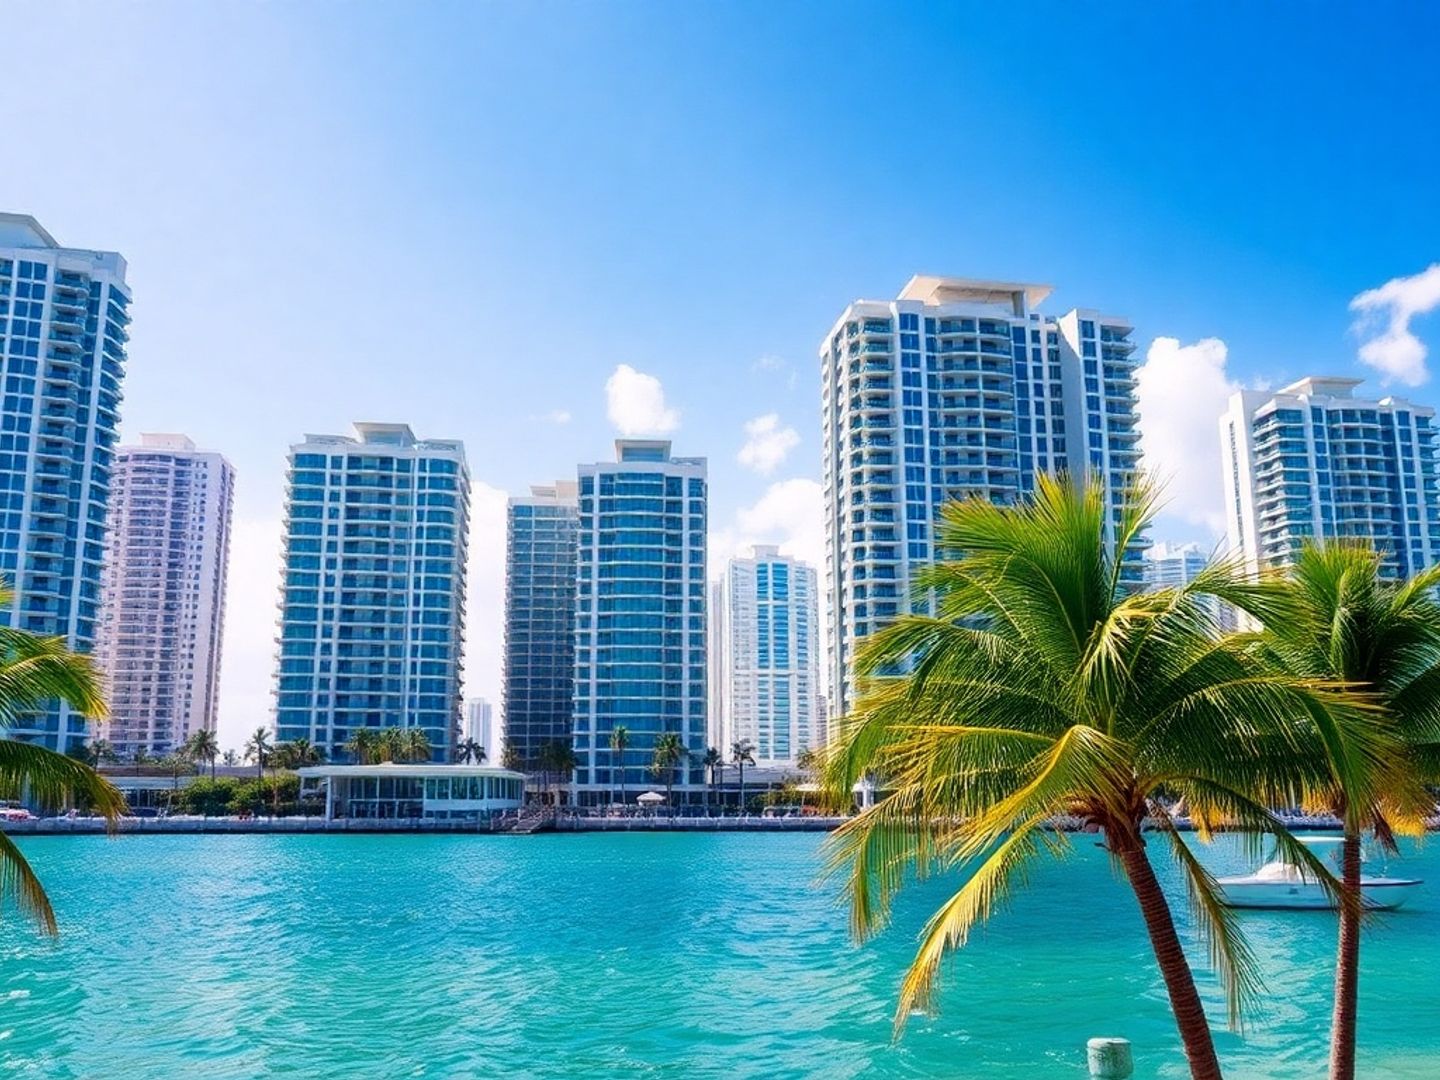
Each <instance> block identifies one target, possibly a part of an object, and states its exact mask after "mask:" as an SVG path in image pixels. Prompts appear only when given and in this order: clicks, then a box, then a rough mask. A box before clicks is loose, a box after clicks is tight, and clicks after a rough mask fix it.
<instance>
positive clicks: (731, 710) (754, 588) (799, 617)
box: [711, 545, 823, 768]
mask: <svg viewBox="0 0 1440 1080" xmlns="http://www.w3.org/2000/svg"><path fill="white" fill-rule="evenodd" d="M818 598H819V591H818V587H817V584H816V577H815V571H814V569H813V568H812V567H810V566H807V565H806V564H805V563H803V562H800V561H799V560H797V559H791V558H787V557H785V556H782V555H781V554H780V552H779V549H778V548H774V547H766V546H763V545H756V547H755V551H754V554H753V556H752V557H751V558H748V559H731V560H730V563H729V565H728V566H727V567H726V570H725V603H726V614H725V619H724V627H725V639H724V641H723V642H721V641H712V642H711V648H712V649H716V650H722V649H723V654H724V658H725V663H724V666H725V695H724V701H725V704H724V714H723V715H724V722H723V735H722V742H721V743H720V746H719V749H720V751H721V753H723V754H725V755H726V757H727V759H728V757H729V755H730V748H731V746H732V745H733V744H734V743H736V742H738V741H740V740H745V741H747V742H749V743H750V744H751V746H753V747H754V748H755V763H756V764H757V765H760V766H762V767H772V768H787V767H793V766H794V765H795V763H796V759H797V758H798V757H799V755H800V754H801V753H802V752H803V751H805V750H807V749H810V750H813V749H815V748H817V747H819V746H820V745H821V742H822V735H823V729H822V725H821V723H820V714H819V709H820V654H819V649H818V648H817V647H816V635H817V633H818V631H819V623H820V616H819V610H818V606H817V605H818Z"/></svg>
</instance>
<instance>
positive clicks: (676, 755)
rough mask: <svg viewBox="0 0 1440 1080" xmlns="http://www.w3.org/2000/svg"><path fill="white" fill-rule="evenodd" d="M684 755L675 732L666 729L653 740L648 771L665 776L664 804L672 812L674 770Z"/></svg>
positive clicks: (673, 802) (683, 745)
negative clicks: (653, 746) (652, 752)
mask: <svg viewBox="0 0 1440 1080" xmlns="http://www.w3.org/2000/svg"><path fill="white" fill-rule="evenodd" d="M686 756H687V755H686V753H685V744H684V743H682V742H681V741H680V736H679V735H677V734H675V732H673V731H667V732H666V733H665V734H663V735H661V736H660V737H659V738H658V739H656V740H655V756H654V760H653V761H652V763H651V765H650V771H651V772H652V773H654V774H655V776H656V777H664V778H665V804H666V805H667V806H669V807H670V808H671V809H670V812H671V813H672V814H673V813H674V812H675V809H674V807H675V798H674V795H675V770H676V769H677V768H678V767H679V765H680V763H681V762H682V761H684V760H685V758H686Z"/></svg>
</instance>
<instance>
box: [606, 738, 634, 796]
mask: <svg viewBox="0 0 1440 1080" xmlns="http://www.w3.org/2000/svg"><path fill="white" fill-rule="evenodd" d="M629 746H630V729H629V728H627V727H626V726H625V725H624V724H616V725H615V727H614V728H612V729H611V731H610V753H611V755H612V756H611V760H612V761H613V762H614V768H613V769H612V772H618V773H619V774H620V805H621V806H624V805H625V751H626V749H627V748H628V747H629ZM610 797H611V798H612V799H613V798H614V797H615V795H614V792H611V795H610Z"/></svg>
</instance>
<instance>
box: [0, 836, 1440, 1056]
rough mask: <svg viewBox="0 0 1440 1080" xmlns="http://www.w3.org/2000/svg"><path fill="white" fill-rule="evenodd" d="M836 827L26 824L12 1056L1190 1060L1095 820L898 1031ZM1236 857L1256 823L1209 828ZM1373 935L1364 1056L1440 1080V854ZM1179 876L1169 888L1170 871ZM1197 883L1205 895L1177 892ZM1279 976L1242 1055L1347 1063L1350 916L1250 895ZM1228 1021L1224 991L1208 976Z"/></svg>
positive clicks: (931, 887)
mask: <svg viewBox="0 0 1440 1080" xmlns="http://www.w3.org/2000/svg"><path fill="white" fill-rule="evenodd" d="M822 841H823V837H821V836H818V835H814V834H807V835H777V834H759V835H753V834H746V835H742V834H734V833H722V834H704V835H702V834H665V833H659V834H648V835H646V834H629V835H613V834H606V835H578V836H577V835H551V836H533V837H505V836H494V837H492V836H340V835H334V836H161V837H156V836H145V837H121V838H119V839H113V840H111V839H105V838H101V837H53V838H49V837H47V838H29V839H26V840H24V841H22V844H23V847H24V850H25V851H26V853H27V855H28V856H29V857H30V858H31V859H32V861H33V864H34V866H35V868H36V870H37V871H38V872H39V873H40V874H41V876H42V878H43V880H44V881H45V883H46V885H47V886H48V888H49V890H50V894H51V897H52V899H53V901H54V903H55V906H56V909H57V911H58V913H59V918H60V923H61V937H60V939H59V941H58V942H56V943H50V942H48V941H45V940H42V939H39V938H37V937H36V936H35V935H34V934H33V933H32V932H31V931H30V929H29V928H28V927H27V926H26V925H25V924H24V923H22V922H21V921H20V920H19V919H18V917H17V916H16V915H15V913H14V912H13V910H7V911H6V912H5V913H4V918H3V921H0V1066H3V1074H4V1075H5V1076H13V1077H45V1078H47V1080H49V1078H71V1077H75V1078H79V1077H84V1078H101V1080H108V1078H127V1080H135V1078H140V1080H148V1078H165V1080H169V1078H176V1077H203V1078H205V1080H230V1078H237V1080H238V1078H251V1077H268V1076H291V1077H306V1078H311V1077H313V1078H330V1077H336V1078H338V1077H357V1078H389V1077H490V1076H524V1077H582V1076H583V1077H590V1076H594V1077H621V1076H624V1077H647V1076H653V1077H692V1076H693V1077H712V1076H713V1077H720V1076H725V1077H867V1078H868V1077H947V1078H955V1080H962V1078H965V1080H969V1078H986V1080H990V1078H995V1080H1022V1078H1023V1080H1042V1078H1046V1077H1057V1078H1083V1077H1084V1076H1085V1075H1086V1071H1085V1064H1084V1045H1085V1040H1086V1039H1087V1038H1088V1037H1090V1036H1094V1035H1122V1036H1125V1037H1127V1038H1129V1039H1131V1040H1132V1041H1133V1043H1134V1044H1135V1049H1136V1059H1137V1070H1136V1076H1137V1077H1139V1078H1141V1080H1145V1078H1152V1077H1167V1078H1168V1077H1182V1076H1184V1075H1185V1070H1184V1064H1183V1060H1182V1058H1181V1056H1180V1052H1179V1046H1178V1040H1177V1039H1176V1036H1175V1032H1174V1027H1173V1024H1172V1023H1171V1020H1170V1017H1169V1013H1168V1010H1167V1006H1166V1001H1165V995H1164V991H1163V988H1162V986H1161V984H1160V980H1159V977H1158V975H1157V973H1156V971H1155V968H1154V964H1153V962H1152V960H1151V958H1150V954H1149V949H1148V946H1147V943H1146V939H1145V936H1144V931H1143V928H1142V926H1141V924H1140V920H1139V914H1138V912H1137V910H1136V908H1135V904H1134V902H1133V899H1132V898H1131V896H1130V894H1129V893H1128V892H1127V891H1126V890H1125V888H1124V887H1123V886H1121V885H1120V884H1118V883H1117V882H1116V881H1115V879H1114V878H1113V877H1112V875H1111V871H1110V868H1109V864H1108V861H1107V860H1106V858H1105V856H1104V853H1103V852H1101V851H1099V850H1097V849H1096V848H1095V847H1094V845H1093V843H1091V842H1090V839H1089V838H1088V837H1081V838H1076V841H1075V843H1074V846H1073V848H1072V851H1071V853H1070V855H1069V856H1068V857H1067V858H1064V859H1063V860H1060V861H1049V860H1047V861H1046V862H1045V863H1043V864H1041V865H1040V866H1039V867H1038V868H1037V870H1036V872H1035V873H1034V874H1033V875H1032V878H1031V881H1030V887H1029V888H1028V889H1027V890H1026V891H1025V892H1024V893H1022V894H1021V895H1020V896H1019V897H1018V898H1017V899H1016V900H1015V902H1014V903H1013V904H1012V905H1010V907H1009V908H1008V910H1006V911H1004V912H1002V913H1000V914H999V915H998V916H997V917H996V918H995V919H994V920H993V921H992V923H991V924H990V926H989V927H988V928H987V929H986V930H985V931H984V932H983V933H981V934H979V935H977V936H976V937H975V939H974V940H973V942H972V943H971V945H970V946H968V947H967V948H966V949H965V950H964V951H962V952H961V953H959V954H957V955H956V956H955V957H954V959H953V961H952V962H950V963H949V964H948V965H947V969H946V971H945V975H944V984H943V985H944V990H943V993H942V995H941V1007H940V1011H939V1014H938V1015H937V1016H934V1017H916V1018H914V1019H912V1021H911V1022H910V1024H909V1026H908V1028H907V1029H906V1031H905V1033H904V1035H903V1037H902V1038H901V1039H900V1040H899V1041H897V1042H892V1040H891V1027H890V1023H891V1016H892V1011H893V1007H894V1001H895V992H896V987H897V984H898V981H899V978H900V975H901V972H902V971H903V970H904V967H905V965H906V963H907V961H908V959H909V956H910V953H911V950H912V949H913V947H914V942H915V934H916V932H917V931H918V929H919V927H920V925H921V924H922V922H923V920H924V918H925V915H926V914H927V913H928V911H929V910H931V909H932V908H933V907H934V906H935V905H936V904H938V903H939V902H940V900H941V899H943V897H944V896H945V895H946V894H947V891H948V889H950V888H953V886H954V884H955V882H954V881H950V882H941V881H932V882H927V883H925V884H924V885H921V886H917V887H914V888H912V889H910V890H908V891H907V892H906V894H905V895H904V896H903V898H902V902H901V903H900V904H899V906H898V908H897V912H896V918H895V921H894V924H893V925H892V927H891V928H890V929H889V930H888V931H886V932H885V933H884V934H883V935H882V936H881V937H880V938H879V939H877V940H874V941H871V942H868V943H866V944H864V945H860V946H857V945H855V944H853V943H852V942H851V941H849V940H848V938H847V935H846V918H845V913H844V911H843V910H842V909H840V908H838V907H837V906H836V902H835V890H834V888H833V886H828V885H824V884H820V883H818V882H817V875H818V871H819V866H820V862H819V858H820V848H821V844H822ZM1204 857H1205V859H1206V860H1207V862H1208V863H1209V864H1210V865H1212V866H1213V867H1214V868H1216V869H1217V871H1221V872H1226V871H1231V870H1239V869H1243V868H1244V867H1245V866H1246V865H1247V861H1246V859H1245V858H1244V856H1243V854H1242V853H1241V852H1240V851H1239V849H1238V846H1236V845H1235V844H1234V842H1233V841H1224V840H1222V841H1221V842H1220V843H1217V844H1216V845H1212V846H1211V847H1209V848H1207V849H1205V855H1204ZM1402 866H1403V867H1404V868H1405V869H1406V870H1409V871H1414V872H1417V873H1418V874H1419V875H1420V876H1423V877H1428V878H1429V883H1428V884H1427V888H1426V891H1425V892H1424V893H1422V895H1421V897H1420V899H1419V901H1418V902H1416V903H1415V905H1414V907H1413V909H1411V910H1403V911H1400V912H1396V913H1393V914H1387V915H1383V916H1378V917H1376V918H1375V919H1374V921H1373V924H1372V926H1371V927H1370V929H1369V931H1368V936H1367V939H1366V942H1365V949H1364V961H1363V976H1362V984H1361V1047H1360V1060H1361V1074H1362V1075H1364V1076H1368V1077H1385V1078H1387V1080H1389V1078H1396V1080H1399V1078H1411V1077H1413V1078H1422V1077H1423V1078H1434V1077H1437V1076H1440V1023H1437V1016H1440V1013H1437V1011H1436V1010H1437V1004H1436V1003H1437V1002H1440V948H1437V946H1440V857H1437V849H1436V845H1435V844H1434V843H1432V844H1431V845H1430V846H1429V847H1428V848H1426V849H1424V850H1420V851H1418V852H1417V851H1413V850H1412V851H1410V852H1407V858H1406V859H1404V860H1403V861H1402V862H1401V863H1399V864H1392V866H1391V869H1392V870H1397V869H1399V868H1400V867H1402ZM1164 876H1165V880H1166V881H1167V883H1168V884H1169V885H1170V886H1171V887H1172V888H1173V887H1175V886H1176V884H1177V882H1176V879H1175V876H1174V870H1173V867H1170V866H1166V867H1164ZM1172 895H1174V896H1175V900H1176V906H1177V907H1178V908H1180V909H1181V911H1182V917H1183V908H1184V901H1183V897H1182V896H1181V895H1180V894H1178V893H1175V894H1172ZM1245 925H1246V927H1247V929H1248V931H1249V937H1250V941H1251V943H1252V945H1253V946H1254V948H1255V950H1256V951H1257V953H1259V955H1260V956H1261V958H1262V960H1263V964H1264V970H1265V974H1266V979H1267V990H1266V993H1265V995H1264V997H1263V998H1262V1000H1261V1002H1260V1004H1259V1007H1257V1008H1256V1009H1255V1011H1254V1012H1253V1013H1252V1015H1251V1017H1250V1019H1249V1023H1248V1025H1247V1027H1246V1029H1245V1031H1244V1033H1243V1034H1231V1033H1222V1034H1220V1036H1219V1045H1220V1050H1221V1055H1222V1058H1223V1060H1224V1062H1225V1065H1226V1069H1227V1075H1228V1076H1230V1077H1241V1078H1245V1077H1249V1078H1257V1080H1262V1078H1263V1080H1291V1078H1294V1080H1299V1078H1306V1080H1309V1078H1312V1077H1316V1076H1320V1075H1322V1073H1323V1062H1324V1058H1325V1050H1326V1048H1325V1039H1326V1032H1327V1028H1328V1023H1329V991H1330V977H1331V957H1332V950H1333V943H1334V918H1333V916H1331V915H1328V914H1326V913H1306V912H1297V913H1259V912H1256V913H1249V914H1247V915H1246V916H1245ZM1203 981H1204V988H1205V992H1206V995H1207V1002H1208V1003H1209V1005H1210V1006H1211V1009H1212V1016H1213V1017H1214V1018H1215V1021H1216V1023H1217V1024H1220V1025H1222V1026H1223V1016H1224V1014H1223V1011H1221V1008H1220V1005H1219V1000H1220V999H1219V995H1218V992H1217V990H1216V987H1215V985H1214V983H1213V981H1212V980H1210V979H1209V978H1208V977H1207V978H1204V980H1203Z"/></svg>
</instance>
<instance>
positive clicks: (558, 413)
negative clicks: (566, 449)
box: [544, 409, 571, 424]
mask: <svg viewBox="0 0 1440 1080" xmlns="http://www.w3.org/2000/svg"><path fill="white" fill-rule="evenodd" d="M544 419H545V420H548V421H549V422H550V423H552V424H568V423H569V422H570V420H571V416H570V410H569V409H551V410H550V411H549V412H548V413H546V414H545V416H544Z"/></svg>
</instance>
